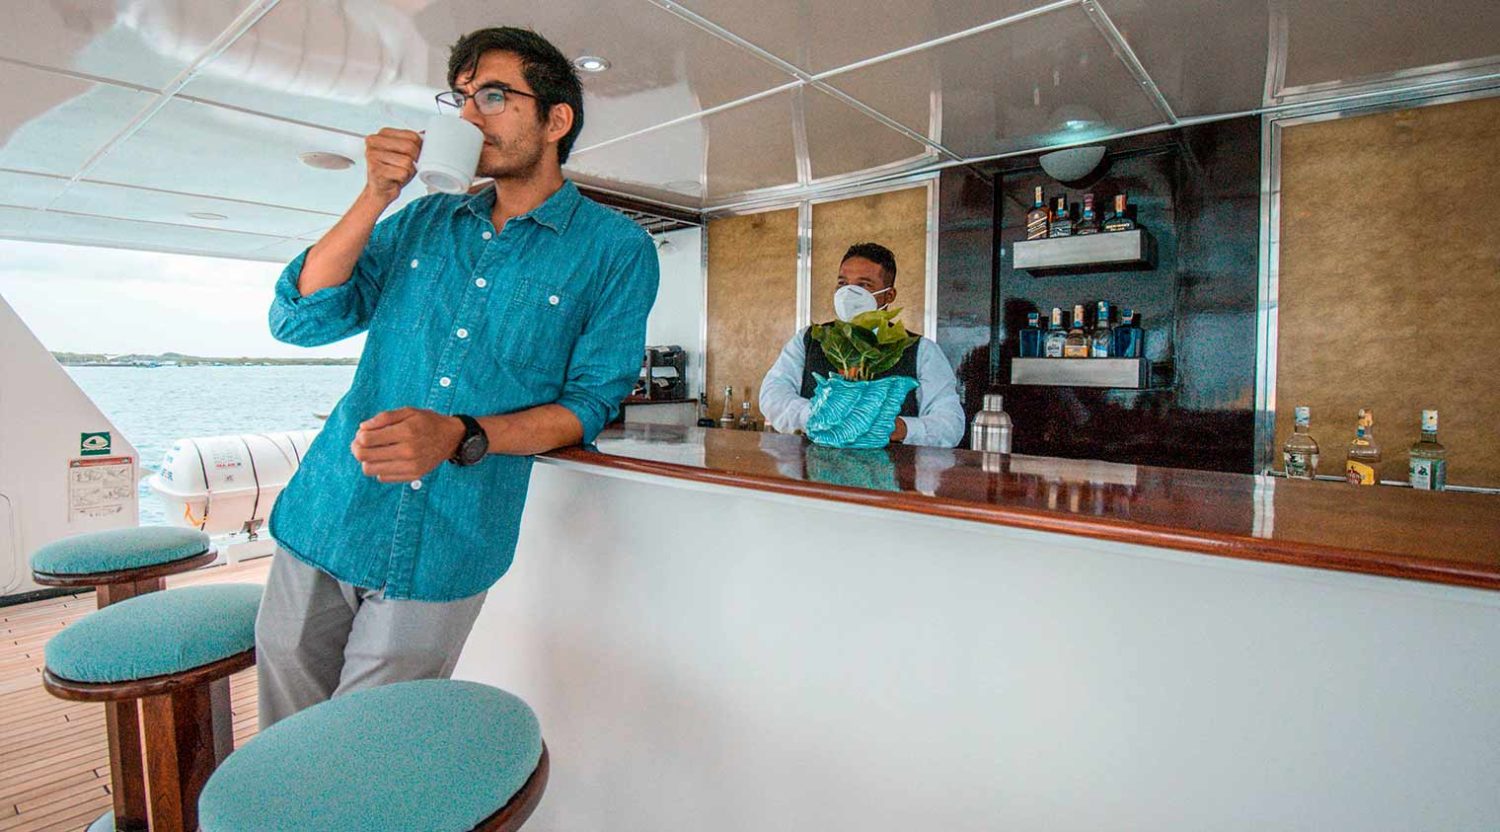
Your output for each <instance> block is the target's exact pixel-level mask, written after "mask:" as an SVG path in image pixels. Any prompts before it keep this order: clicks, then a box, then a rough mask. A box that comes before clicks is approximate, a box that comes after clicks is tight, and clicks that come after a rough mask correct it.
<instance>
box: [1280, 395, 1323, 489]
mask: <svg viewBox="0 0 1500 832" xmlns="http://www.w3.org/2000/svg"><path fill="white" fill-rule="evenodd" d="M1311 413H1312V411H1311V409H1310V408H1307V407H1299V408H1297V410H1296V414H1297V415H1296V419H1295V422H1296V424H1295V426H1294V427H1293V428H1292V435H1291V436H1290V437H1288V438H1287V440H1286V444H1285V445H1282V446H1281V461H1282V463H1283V464H1284V465H1285V466H1286V475H1287V477H1288V478H1290V479H1294V480H1311V479H1317V476H1318V440H1316V439H1314V438H1313V437H1312V434H1311V433H1309V432H1308V430H1309V424H1310V422H1311Z"/></svg>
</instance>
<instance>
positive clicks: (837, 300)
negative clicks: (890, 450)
mask: <svg viewBox="0 0 1500 832" xmlns="http://www.w3.org/2000/svg"><path fill="white" fill-rule="evenodd" d="M895 300H896V256H895V255H894V254H892V253H891V250H890V249H888V248H886V247H885V246H883V245H880V244H879V243H858V244H856V245H853V246H850V247H849V250H848V251H847V252H845V253H844V259H843V262H841V263H840V264H839V286H838V289H837V290H836V291H835V292H834V294H833V311H834V314H835V315H837V316H838V319H839V320H841V321H850V320H853V319H854V318H855V316H857V315H860V314H863V313H865V312H872V311H874V310H876V309H884V308H886V307H888V306H890V305H891V304H892V303H894V302H895ZM913 334H916V333H913ZM834 372H837V371H836V370H835V369H834V368H833V364H832V363H830V362H829V360H828V357H827V356H825V355H824V354H823V347H822V345H820V344H818V343H817V342H816V341H814V340H813V338H812V330H811V327H808V328H804V329H802V330H801V331H799V332H798V333H797V334H796V335H795V336H793V337H792V339H791V340H790V341H788V342H787V343H786V346H785V347H783V348H782V350H781V355H780V356H779V357H778V358H777V359H776V363H775V364H773V365H771V369H770V371H769V372H767V373H766V377H765V378H764V379H763V380H762V381H761V383H760V412H761V413H762V414H764V415H765V417H766V421H767V422H768V423H769V424H770V425H771V426H772V427H774V428H776V430H778V431H780V432H782V433H795V432H798V431H801V430H804V429H805V428H806V427H807V417H808V414H809V413H810V412H811V411H812V395H813V390H814V389H816V387H817V384H818V382H817V379H816V378H814V374H817V375H823V376H827V375H830V374H832V373H834ZM887 376H906V377H908V378H913V379H916V381H917V389H915V390H913V391H912V392H911V393H910V394H908V395H907V397H906V401H905V402H904V403H903V404H902V406H901V413H900V415H898V416H897V417H896V420H895V424H893V425H892V426H891V441H892V442H903V443H905V444H907V445H927V446H932V447H941V448H952V447H955V446H957V445H958V443H959V442H960V441H962V440H963V436H964V409H963V405H961V404H960V403H959V401H958V380H957V379H956V378H955V377H954V375H953V366H952V365H951V364H949V363H948V358H947V357H946V356H944V355H943V351H942V350H941V349H938V345H937V343H936V342H934V341H933V340H932V339H930V338H919V339H918V340H917V342H916V343H915V344H913V345H912V346H910V347H907V349H906V353H905V354H904V355H902V356H901V361H900V362H899V363H897V364H896V366H895V367H892V368H891V369H890V370H888V371H886V372H884V373H882V374H881V375H880V378H885V377H887Z"/></svg>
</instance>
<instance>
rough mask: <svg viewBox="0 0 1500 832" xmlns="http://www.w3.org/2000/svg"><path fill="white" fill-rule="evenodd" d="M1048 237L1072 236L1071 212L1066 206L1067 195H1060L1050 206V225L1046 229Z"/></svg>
mask: <svg viewBox="0 0 1500 832" xmlns="http://www.w3.org/2000/svg"><path fill="white" fill-rule="evenodd" d="M1047 236H1048V237H1071V236H1073V212H1072V211H1071V210H1069V208H1068V198H1067V196H1060V197H1058V198H1057V202H1056V204H1055V205H1053V207H1052V227H1051V229H1049V230H1048V231H1047Z"/></svg>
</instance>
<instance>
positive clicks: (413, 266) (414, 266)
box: [411, 260, 417, 269]
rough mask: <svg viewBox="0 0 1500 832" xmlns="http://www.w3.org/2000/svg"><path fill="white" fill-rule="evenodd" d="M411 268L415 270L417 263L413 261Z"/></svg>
mask: <svg viewBox="0 0 1500 832" xmlns="http://www.w3.org/2000/svg"><path fill="white" fill-rule="evenodd" d="M411 267H412V268H414V269H415V268H416V267H417V261H415V260H413V261H411Z"/></svg>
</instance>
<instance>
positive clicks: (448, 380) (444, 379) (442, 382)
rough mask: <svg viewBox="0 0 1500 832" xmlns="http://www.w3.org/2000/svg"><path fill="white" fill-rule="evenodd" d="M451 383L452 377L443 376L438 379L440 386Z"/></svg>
mask: <svg viewBox="0 0 1500 832" xmlns="http://www.w3.org/2000/svg"><path fill="white" fill-rule="evenodd" d="M452 383H453V379H451V378H448V377H447V376H443V377H442V378H440V379H438V384H439V385H440V386H442V387H447V386H448V385H450V384H452Z"/></svg>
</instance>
